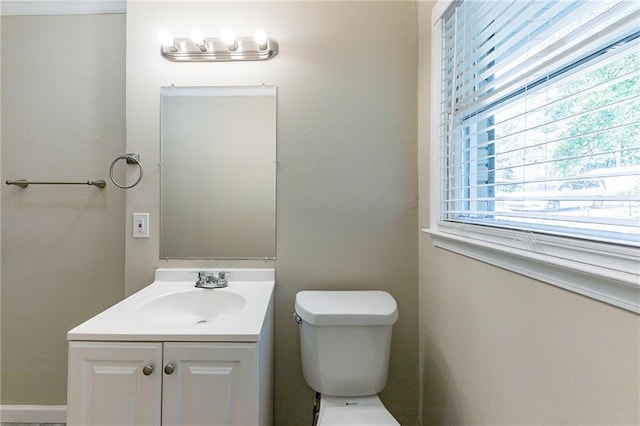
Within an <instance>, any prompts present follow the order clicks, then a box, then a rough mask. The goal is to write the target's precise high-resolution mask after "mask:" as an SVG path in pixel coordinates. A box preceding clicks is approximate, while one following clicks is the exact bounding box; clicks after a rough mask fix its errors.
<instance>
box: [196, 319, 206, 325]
mask: <svg viewBox="0 0 640 426" xmlns="http://www.w3.org/2000/svg"><path fill="white" fill-rule="evenodd" d="M205 322H209V320H206V319H203V320H199V321H196V324H204V323H205Z"/></svg>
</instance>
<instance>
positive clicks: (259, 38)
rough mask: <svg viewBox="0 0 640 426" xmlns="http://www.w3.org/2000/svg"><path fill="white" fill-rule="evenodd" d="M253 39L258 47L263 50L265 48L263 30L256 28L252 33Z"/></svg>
mask: <svg viewBox="0 0 640 426" xmlns="http://www.w3.org/2000/svg"><path fill="white" fill-rule="evenodd" d="M253 40H254V41H255V42H256V44H257V45H258V49H260V50H264V49H266V48H267V34H266V33H265V32H264V30H261V29H257V30H256V32H255V33H253Z"/></svg>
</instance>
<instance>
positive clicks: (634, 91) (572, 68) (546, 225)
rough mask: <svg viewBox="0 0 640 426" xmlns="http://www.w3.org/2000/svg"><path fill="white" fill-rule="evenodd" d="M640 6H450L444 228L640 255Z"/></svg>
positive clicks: (538, 2) (603, 1)
mask: <svg viewBox="0 0 640 426" xmlns="http://www.w3.org/2000/svg"><path fill="white" fill-rule="evenodd" d="M639 5H640V2H637V1H620V0H615V1H613V0H612V1H607V0H598V1H586V0H577V1H567V0H563V1H558V0H554V1H542V0H535V1H470V0H463V1H460V2H457V3H455V4H454V5H453V6H452V8H451V9H450V11H449V12H448V14H447V15H446V16H445V20H444V22H443V27H442V28H443V29H442V36H443V51H442V104H441V119H440V125H441V133H440V134H441V135H442V141H441V165H442V169H443V171H444V172H443V175H442V182H441V188H442V189H443V191H442V193H443V194H444V199H443V200H442V204H443V209H442V219H443V220H447V221H457V222H470V223H480V224H488V225H492V226H500V227H506V228H515V229H523V230H527V231H539V232H544V233H552V234H559V235H569V236H575V237H580V238H586V239H593V240H598V241H607V242H615V243H621V244H627V245H640V58H639V46H640V43H639V42H640V29H639V23H640V6H639Z"/></svg>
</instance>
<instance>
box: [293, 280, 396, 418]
mask: <svg viewBox="0 0 640 426" xmlns="http://www.w3.org/2000/svg"><path fill="white" fill-rule="evenodd" d="M294 317H295V318H296V320H297V322H298V324H299V330H300V349H301V355H302V371H303V375H304V378H305V381H306V382H307V384H308V385H309V386H310V387H311V388H313V389H314V390H315V391H316V392H317V394H318V395H319V401H317V402H316V405H318V406H319V407H317V409H316V412H315V413H316V417H317V424H318V425H322V426H339V425H399V424H400V423H398V422H397V421H396V419H395V418H394V417H393V415H392V414H391V413H390V412H389V411H388V410H387V409H386V408H385V406H384V405H383V404H382V401H381V400H380V398H379V397H378V396H377V394H378V393H379V392H380V391H381V390H382V389H383V388H384V386H385V384H386V381H387V372H388V365H389V354H390V350H391V330H392V327H393V324H394V323H395V322H396V320H397V319H398V308H397V304H396V301H395V300H394V299H393V297H392V296H391V295H390V294H389V293H386V292H384V291H375V290H371V291H301V292H299V293H298V294H297V295H296V301H295V314H294Z"/></svg>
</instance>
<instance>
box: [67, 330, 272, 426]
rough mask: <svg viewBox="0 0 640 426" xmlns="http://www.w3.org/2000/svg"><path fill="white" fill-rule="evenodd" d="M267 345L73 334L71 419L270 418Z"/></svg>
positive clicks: (238, 421)
mask: <svg viewBox="0 0 640 426" xmlns="http://www.w3.org/2000/svg"><path fill="white" fill-rule="evenodd" d="M259 349H260V348H259V343H243V342H229V343H224V342H213V343H210V342H164V343H162V342H70V343H69V385H68V386H69V392H68V395H69V400H68V406H69V411H68V419H67V421H68V424H69V425H82V426H88V425H119V426H124V425H135V426H139V425H164V426H167V425H263V424H270V422H271V407H270V404H271V395H270V390H269V389H268V388H267V387H266V386H265V385H266V383H264V382H265V381H268V382H270V380H269V379H268V377H267V374H271V371H261V368H262V369H263V370H264V369H267V370H269V368H268V367H267V365H266V364H265V363H264V362H262V363H261V362H260V350H259ZM263 361H264V360H263ZM269 386H270V383H269Z"/></svg>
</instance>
